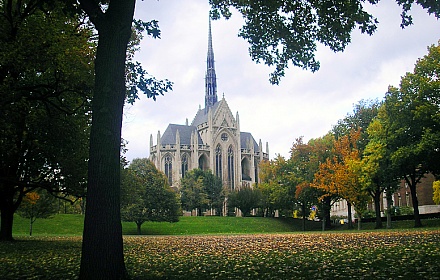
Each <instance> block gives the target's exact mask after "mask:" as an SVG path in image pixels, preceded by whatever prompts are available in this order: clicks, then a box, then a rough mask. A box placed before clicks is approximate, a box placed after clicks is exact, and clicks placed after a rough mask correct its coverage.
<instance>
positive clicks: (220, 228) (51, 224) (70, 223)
mask: <svg viewBox="0 0 440 280" xmlns="http://www.w3.org/2000/svg"><path fill="white" fill-rule="evenodd" d="M83 223H84V216H82V215H73V214H60V215H56V216H54V217H53V218H51V219H37V221H36V222H35V223H34V227H33V235H34V236H69V235H82V231H83ZM122 227H123V233H124V234H125V235H135V234H137V233H136V224H135V223H128V222H123V223H122ZM320 229H321V224H320V223H318V222H312V221H307V223H306V230H320ZM301 230H302V221H301V220H299V219H279V218H261V217H247V218H240V217H215V216H214V217H180V221H179V222H177V223H156V222H146V223H144V224H143V225H142V234H145V235H187V234H240V233H285V232H295V231H301ZM13 233H14V236H26V235H29V220H27V219H23V218H21V217H20V216H18V215H16V216H15V217H14V228H13Z"/></svg>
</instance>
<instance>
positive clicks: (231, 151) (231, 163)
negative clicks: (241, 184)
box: [228, 146, 234, 190]
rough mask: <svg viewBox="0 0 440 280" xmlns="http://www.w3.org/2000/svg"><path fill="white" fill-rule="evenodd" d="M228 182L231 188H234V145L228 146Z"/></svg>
mask: <svg viewBox="0 0 440 280" xmlns="http://www.w3.org/2000/svg"><path fill="white" fill-rule="evenodd" d="M228 183H229V188H230V189H232V190H233V189H234V149H233V148H232V146H229V148H228Z"/></svg>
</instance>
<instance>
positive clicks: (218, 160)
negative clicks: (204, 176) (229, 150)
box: [215, 145, 222, 179]
mask: <svg viewBox="0 0 440 280" xmlns="http://www.w3.org/2000/svg"><path fill="white" fill-rule="evenodd" d="M215 175H216V176H217V177H219V178H220V179H221V178H222V147H220V145H217V148H215Z"/></svg>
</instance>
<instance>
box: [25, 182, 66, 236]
mask: <svg viewBox="0 0 440 280" xmlns="http://www.w3.org/2000/svg"><path fill="white" fill-rule="evenodd" d="M55 202H56V198H55V197H54V196H53V195H51V194H49V193H48V192H47V191H45V190H40V191H38V192H37V191H32V192H28V193H26V195H25V196H24V197H23V201H22V202H21V204H20V207H19V208H18V209H17V213H18V214H19V215H20V216H21V217H23V218H27V219H29V222H30V225H29V236H32V231H33V225H34V223H35V221H36V220H37V219H47V218H50V217H51V216H52V215H54V214H55V213H56V212H57V210H58V208H57V204H56V203H55Z"/></svg>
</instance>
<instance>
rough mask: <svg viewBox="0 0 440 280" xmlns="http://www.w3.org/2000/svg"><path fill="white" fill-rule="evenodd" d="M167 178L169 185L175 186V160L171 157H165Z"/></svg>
mask: <svg viewBox="0 0 440 280" xmlns="http://www.w3.org/2000/svg"><path fill="white" fill-rule="evenodd" d="M164 161H165V176H166V177H167V179H168V184H169V185H170V186H172V185H173V160H172V158H171V156H170V155H166V156H165V160H164Z"/></svg>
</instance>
